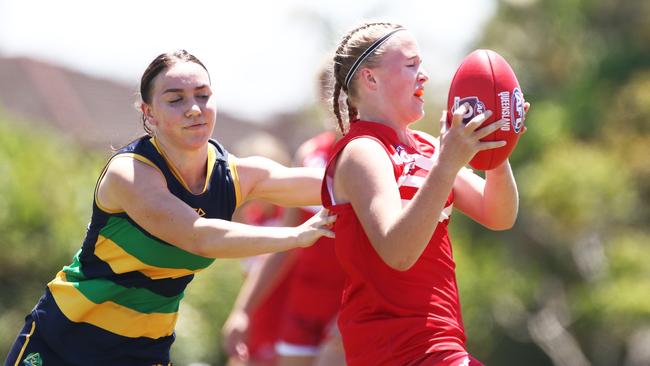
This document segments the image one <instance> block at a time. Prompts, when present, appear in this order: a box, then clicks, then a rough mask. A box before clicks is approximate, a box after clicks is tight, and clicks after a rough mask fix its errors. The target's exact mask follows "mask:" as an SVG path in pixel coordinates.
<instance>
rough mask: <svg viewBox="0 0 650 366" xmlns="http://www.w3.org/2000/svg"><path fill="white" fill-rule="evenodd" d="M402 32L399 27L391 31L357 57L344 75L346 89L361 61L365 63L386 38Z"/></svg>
mask: <svg viewBox="0 0 650 366" xmlns="http://www.w3.org/2000/svg"><path fill="white" fill-rule="evenodd" d="M402 30H406V29H405V28H401V27H400V28H397V29H393V30H392V31H390V32H388V33H386V34H384V35H383V36H382V37H381V38H379V39H377V40H376V41H375V42H374V43H373V44H371V45H370V47H368V49H367V50H365V51H363V53H362V54H361V56H359V58H358V59H357V60H356V61H354V64H352V67H351V68H350V71H348V74H347V75H345V88H346V89H347V88H349V85H350V81H351V80H352V77H353V76H354V73H355V72H357V69H358V68H359V66H361V64H362V63H363V61H365V60H366V59H367V58H368V56H370V54H371V53H373V52H375V50H376V49H377V48H379V47H380V46H381V45H382V44H384V43H385V42H386V41H387V40H388V38H390V37H391V36H392V35H393V34H395V33H397V32H399V31H402Z"/></svg>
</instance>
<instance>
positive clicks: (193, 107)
mask: <svg viewBox="0 0 650 366" xmlns="http://www.w3.org/2000/svg"><path fill="white" fill-rule="evenodd" d="M200 114H201V108H200V107H199V105H198V104H197V103H195V102H192V103H191V104H190V108H189V109H188V110H187V111H186V112H185V117H187V118H190V117H194V116H198V115H200Z"/></svg>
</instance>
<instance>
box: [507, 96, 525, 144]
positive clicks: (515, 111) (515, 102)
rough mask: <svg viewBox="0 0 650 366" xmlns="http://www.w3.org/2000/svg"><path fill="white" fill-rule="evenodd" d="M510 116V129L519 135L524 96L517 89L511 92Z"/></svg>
mask: <svg viewBox="0 0 650 366" xmlns="http://www.w3.org/2000/svg"><path fill="white" fill-rule="evenodd" d="M510 115H511V119H512V121H511V122H510V124H512V129H513V130H514V131H515V132H516V133H519V131H521V127H522V126H523V125H524V94H523V93H522V92H521V90H520V89H519V88H515V89H514V90H513V91H512V100H511V102H510Z"/></svg>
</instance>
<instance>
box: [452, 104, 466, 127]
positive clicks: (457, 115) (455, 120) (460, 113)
mask: <svg viewBox="0 0 650 366" xmlns="http://www.w3.org/2000/svg"><path fill="white" fill-rule="evenodd" d="M468 110H469V105H468V104H467V103H463V105H461V106H460V107H458V108H456V110H455V111H454V114H453V115H452V117H451V127H452V128H453V127H455V126H459V125H461V124H462V123H463V117H465V113H467V111H468Z"/></svg>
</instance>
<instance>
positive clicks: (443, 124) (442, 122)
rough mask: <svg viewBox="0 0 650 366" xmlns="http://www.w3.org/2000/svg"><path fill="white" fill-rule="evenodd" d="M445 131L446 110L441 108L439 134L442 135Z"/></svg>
mask: <svg viewBox="0 0 650 366" xmlns="http://www.w3.org/2000/svg"><path fill="white" fill-rule="evenodd" d="M445 132H447V110H446V109H443V110H442V115H441V116H440V136H442V135H444V134H445Z"/></svg>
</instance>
